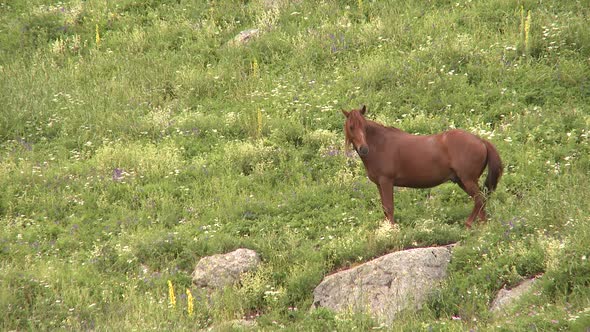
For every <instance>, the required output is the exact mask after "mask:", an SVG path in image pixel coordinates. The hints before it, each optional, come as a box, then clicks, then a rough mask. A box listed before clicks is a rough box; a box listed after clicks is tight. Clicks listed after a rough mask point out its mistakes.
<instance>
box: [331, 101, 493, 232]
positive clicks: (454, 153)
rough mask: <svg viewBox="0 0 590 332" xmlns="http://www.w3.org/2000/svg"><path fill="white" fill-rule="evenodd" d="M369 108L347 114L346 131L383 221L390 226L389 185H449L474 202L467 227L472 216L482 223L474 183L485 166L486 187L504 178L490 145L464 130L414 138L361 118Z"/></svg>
mask: <svg viewBox="0 0 590 332" xmlns="http://www.w3.org/2000/svg"><path fill="white" fill-rule="evenodd" d="M366 111H367V107H366V106H363V107H362V108H361V109H360V110H352V111H350V112H347V111H345V110H342V113H344V115H345V116H346V122H345V123H344V133H345V136H346V147H347V148H348V147H349V146H350V144H352V146H353V147H354V149H355V151H356V152H357V153H358V155H359V156H360V157H361V159H362V161H363V164H364V165H365V169H366V171H367V175H368V177H369V179H370V180H371V181H373V182H374V183H375V184H376V185H377V188H379V194H380V195H381V204H382V205H383V210H384V212H385V217H386V218H387V219H389V221H390V222H391V224H392V225H394V224H395V222H394V219H393V186H398V187H409V188H431V187H435V186H438V185H439V184H442V183H444V182H447V181H452V182H454V183H456V184H458V185H459V187H461V189H463V190H464V191H465V192H466V193H467V194H468V195H469V196H471V198H473V200H474V202H475V206H474V207H473V211H472V212H471V214H470V215H469V217H468V218H467V221H466V222H465V226H467V228H471V224H472V223H473V221H474V220H475V218H476V217H479V218H480V219H481V220H482V221H485V219H486V213H485V211H484V205H485V200H484V197H483V193H482V192H481V191H480V189H479V185H478V179H479V177H480V176H481V174H482V173H483V171H484V169H485V168H486V166H487V167H488V176H487V178H486V180H485V186H486V188H487V191H488V193H490V192H492V191H494V190H495V189H496V186H497V184H498V181H499V180H500V177H501V176H502V170H503V167H502V161H501V160H500V155H499V154H498V151H497V150H496V148H495V147H494V146H493V145H492V143H490V142H488V141H486V140H484V139H482V138H479V137H477V136H475V135H473V134H470V133H468V132H466V131H463V130H459V129H453V130H449V131H445V132H442V133H440V134H436V135H412V134H408V133H406V132H404V131H402V130H400V129H397V128H393V127H385V126H383V125H381V124H379V123H376V122H374V121H371V120H367V119H365V117H364V116H363V115H364V114H365V113H366Z"/></svg>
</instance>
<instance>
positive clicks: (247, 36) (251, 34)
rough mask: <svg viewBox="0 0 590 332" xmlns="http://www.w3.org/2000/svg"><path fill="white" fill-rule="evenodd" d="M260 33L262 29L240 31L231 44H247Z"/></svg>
mask: <svg viewBox="0 0 590 332" xmlns="http://www.w3.org/2000/svg"><path fill="white" fill-rule="evenodd" d="M259 35H260V29H248V30H244V31H242V32H240V33H238V34H237V35H236V36H235V37H234V39H232V40H231V41H230V42H229V44H230V45H232V46H240V45H244V44H247V43H248V42H249V41H251V40H252V39H254V38H256V37H258V36H259Z"/></svg>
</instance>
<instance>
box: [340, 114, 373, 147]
mask: <svg viewBox="0 0 590 332" xmlns="http://www.w3.org/2000/svg"><path fill="white" fill-rule="evenodd" d="M366 112H367V107H366V106H365V105H363V107H362V108H361V109H359V110H352V111H350V112H347V111H345V110H342V113H343V114H344V116H345V117H346V122H344V136H345V137H346V148H347V149H348V147H349V146H350V144H352V147H353V148H354V150H355V151H356V152H357V153H358V154H359V156H361V157H364V156H366V155H367V154H368V153H369V146H368V145H367V139H366V137H365V136H366V129H365V126H366V124H367V121H366V120H365V118H364V117H363V115H365V113H366Z"/></svg>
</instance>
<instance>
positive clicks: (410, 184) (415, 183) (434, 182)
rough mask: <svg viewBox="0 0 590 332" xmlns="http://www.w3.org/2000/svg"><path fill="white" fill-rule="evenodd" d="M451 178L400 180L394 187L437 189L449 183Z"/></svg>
mask: <svg viewBox="0 0 590 332" xmlns="http://www.w3.org/2000/svg"><path fill="white" fill-rule="evenodd" d="M449 180H450V178H442V179H440V178H439V179H412V180H407V179H399V180H397V181H395V182H394V185H395V186H397V187H407V188H432V187H436V186H438V185H440V184H443V183H445V182H447V181H449Z"/></svg>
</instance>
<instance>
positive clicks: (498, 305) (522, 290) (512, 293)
mask: <svg viewBox="0 0 590 332" xmlns="http://www.w3.org/2000/svg"><path fill="white" fill-rule="evenodd" d="M536 280H537V279H536V278H532V279H527V280H525V281H523V282H521V283H519V284H518V285H516V286H515V287H513V288H511V289H506V288H502V289H500V291H499V292H498V295H497V296H496V298H495V299H494V301H493V302H492V306H491V308H490V311H492V312H498V311H500V310H501V309H505V308H506V307H507V306H509V305H510V304H511V303H514V302H515V301H516V300H518V299H519V298H521V297H522V296H523V295H524V294H526V293H528V292H529V291H530V289H531V287H533V285H534V284H535V282H536Z"/></svg>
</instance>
